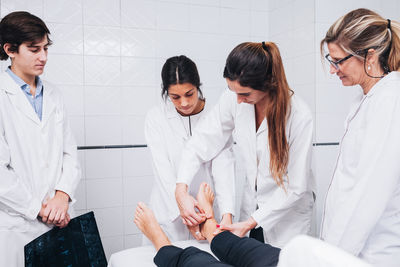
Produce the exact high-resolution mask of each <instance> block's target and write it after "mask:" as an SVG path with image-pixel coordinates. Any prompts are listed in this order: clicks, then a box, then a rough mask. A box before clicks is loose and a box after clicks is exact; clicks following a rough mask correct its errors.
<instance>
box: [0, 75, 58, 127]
mask: <svg viewBox="0 0 400 267" xmlns="http://www.w3.org/2000/svg"><path fill="white" fill-rule="evenodd" d="M0 81H1V83H0V84H2V88H1V89H3V90H4V91H6V92H7V93H8V94H9V95H10V101H11V102H12V103H13V105H14V106H15V107H17V108H18V109H19V110H20V111H21V112H22V113H23V114H24V115H25V116H27V117H28V118H30V119H31V120H32V121H33V122H35V123H36V124H37V125H38V126H41V127H43V126H44V125H46V122H47V121H48V119H49V117H50V114H51V113H52V112H53V111H54V109H55V104H54V101H53V99H52V98H53V90H52V89H51V86H48V85H47V83H43V115H42V121H40V119H39V117H38V116H37V114H36V113H35V111H34V110H33V108H32V106H31V105H30V103H29V101H28V99H26V96H25V95H24V92H23V91H22V90H21V88H19V86H18V85H17V84H16V83H15V81H14V80H13V79H12V78H11V77H10V75H8V74H7V73H5V72H4V73H2V74H0Z"/></svg>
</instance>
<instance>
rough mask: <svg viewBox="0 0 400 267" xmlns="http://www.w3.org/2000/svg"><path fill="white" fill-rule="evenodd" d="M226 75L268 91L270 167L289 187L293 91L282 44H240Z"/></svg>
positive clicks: (234, 50) (276, 180)
mask: <svg viewBox="0 0 400 267" xmlns="http://www.w3.org/2000/svg"><path fill="white" fill-rule="evenodd" d="M224 78H227V79H229V80H231V81H238V82H239V84H240V85H241V86H246V87H250V88H252V89H254V90H259V91H263V92H266V93H267V95H268V99H269V101H268V103H267V106H266V109H265V117H266V119H267V124H268V144H269V150H270V162H269V168H270V172H271V174H272V177H273V178H274V180H275V182H276V183H277V184H278V186H280V187H282V188H283V189H285V185H284V177H285V176H286V173H287V167H288V162H289V144H288V141H287V138H286V122H287V118H288V114H289V111H290V96H291V93H292V91H291V90H290V88H289V84H288V82H287V80H286V75H285V70H284V68H283V63H282V58H281V56H280V53H279V49H278V47H277V46H276V44H274V43H272V42H266V43H250V42H246V43H242V44H239V45H238V46H236V47H235V48H234V49H233V50H232V52H231V53H230V54H229V56H228V58H227V60H226V64H225V69H224Z"/></svg>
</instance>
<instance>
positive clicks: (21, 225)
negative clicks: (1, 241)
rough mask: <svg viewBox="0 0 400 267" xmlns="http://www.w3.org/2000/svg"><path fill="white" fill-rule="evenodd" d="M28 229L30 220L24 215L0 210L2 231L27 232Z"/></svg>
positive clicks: (0, 229)
mask: <svg viewBox="0 0 400 267" xmlns="http://www.w3.org/2000/svg"><path fill="white" fill-rule="evenodd" d="M27 229H28V222H27V221H26V220H25V219H24V218H23V217H22V216H20V215H18V214H16V213H13V212H11V211H4V210H0V231H5V230H12V231H16V232H25V231H27Z"/></svg>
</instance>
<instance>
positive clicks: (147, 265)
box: [108, 240, 212, 267]
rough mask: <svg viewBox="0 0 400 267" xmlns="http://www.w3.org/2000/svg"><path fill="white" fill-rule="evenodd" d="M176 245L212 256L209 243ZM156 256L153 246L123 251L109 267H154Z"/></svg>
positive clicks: (112, 259)
mask: <svg viewBox="0 0 400 267" xmlns="http://www.w3.org/2000/svg"><path fill="white" fill-rule="evenodd" d="M174 245H175V246H177V247H181V248H186V247H189V246H193V247H197V248H199V249H201V250H204V251H207V252H209V253H211V254H212V252H211V250H210V245H209V244H208V243H207V242H198V241H196V240H185V241H178V242H174ZM155 255H156V250H155V249H154V247H153V246H143V247H136V248H130V249H126V250H122V251H119V252H116V253H114V254H112V255H111V257H110V260H109V262H108V267H133V266H140V267H154V266H156V265H155V264H154V262H153V258H154V256H155Z"/></svg>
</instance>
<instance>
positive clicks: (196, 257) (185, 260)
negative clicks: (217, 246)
mask: <svg viewBox="0 0 400 267" xmlns="http://www.w3.org/2000/svg"><path fill="white" fill-rule="evenodd" d="M134 221H135V224H136V225H137V226H138V228H139V229H140V231H142V233H143V234H144V235H145V236H146V237H147V238H148V239H149V240H150V241H151V242H152V243H153V245H154V247H155V248H156V250H157V254H156V256H155V257H154V263H155V264H156V265H157V266H159V267H205V266H210V267H228V266H230V265H227V264H225V263H221V262H219V261H218V260H217V259H215V258H214V257H213V256H212V255H211V254H209V253H208V252H205V251H202V250H200V249H198V248H195V247H188V248H185V249H182V248H178V247H175V246H172V245H171V242H170V241H169V239H168V237H167V236H166V235H165V233H164V232H163V230H162V229H161V227H160V225H159V224H158V222H157V220H156V218H155V216H154V214H153V212H152V211H151V209H149V208H148V207H147V206H146V205H145V204H144V203H141V202H140V203H138V205H137V207H136V213H135V220H134Z"/></svg>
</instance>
